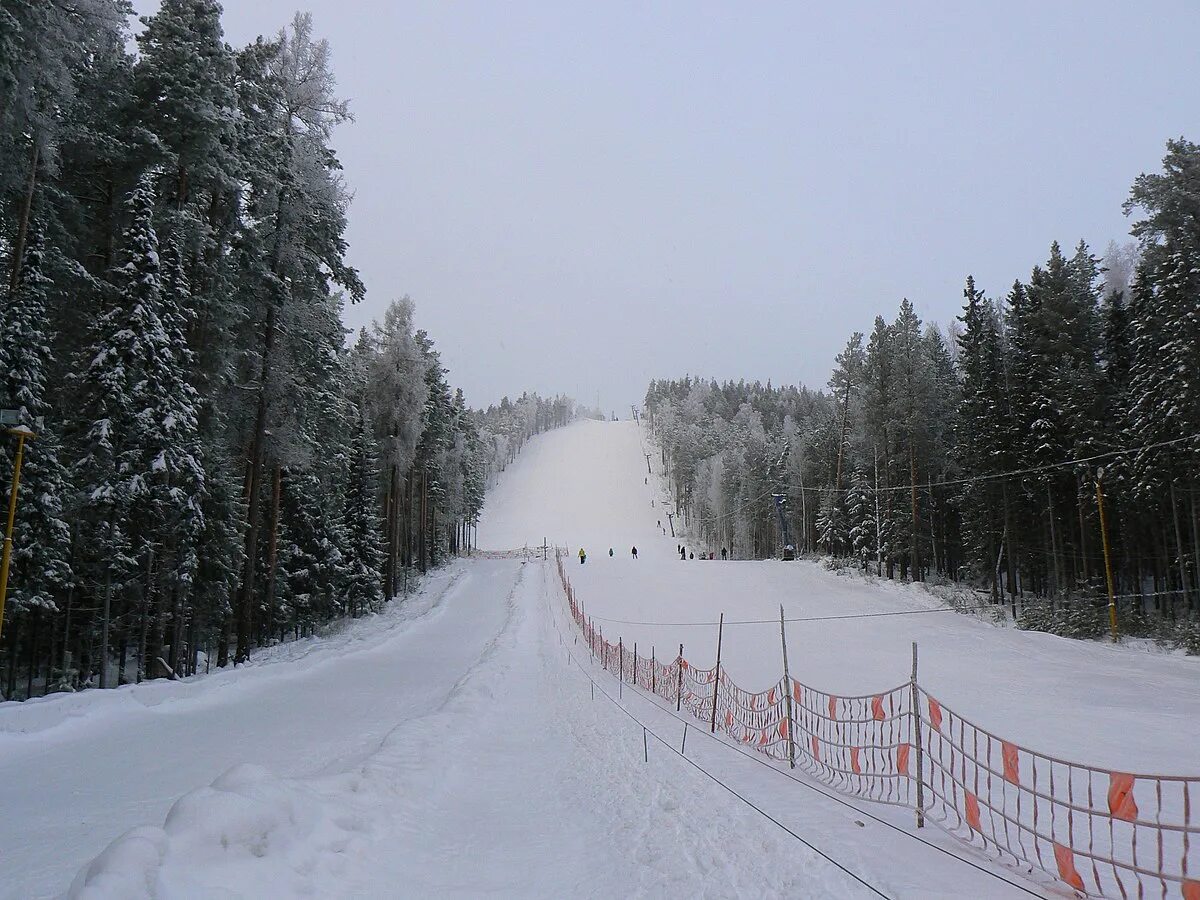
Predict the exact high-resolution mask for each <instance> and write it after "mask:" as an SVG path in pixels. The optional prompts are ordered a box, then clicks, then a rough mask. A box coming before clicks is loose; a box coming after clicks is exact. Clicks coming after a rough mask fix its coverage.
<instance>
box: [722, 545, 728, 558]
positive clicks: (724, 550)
mask: <svg viewBox="0 0 1200 900" xmlns="http://www.w3.org/2000/svg"><path fill="white" fill-rule="evenodd" d="M721 559H722V560H726V559H729V551H728V550H726V549H725V548H724V547H722V548H721Z"/></svg>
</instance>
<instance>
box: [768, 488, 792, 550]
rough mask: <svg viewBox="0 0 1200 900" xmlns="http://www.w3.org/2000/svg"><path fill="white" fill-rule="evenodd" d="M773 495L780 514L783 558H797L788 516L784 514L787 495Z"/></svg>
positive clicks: (776, 509)
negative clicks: (789, 530) (789, 531)
mask: <svg viewBox="0 0 1200 900" xmlns="http://www.w3.org/2000/svg"><path fill="white" fill-rule="evenodd" d="M771 497H772V499H774V501H775V513H776V515H778V516H779V533H780V534H781V535H783V558H784V559H785V560H793V559H795V558H796V548H795V547H794V546H793V545H792V539H791V535H790V534H789V533H788V523H787V516H785V515H784V514H783V507H784V506H785V505H786V504H787V497H785V496H784V495H783V494H772V495H771Z"/></svg>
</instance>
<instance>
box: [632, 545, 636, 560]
mask: <svg viewBox="0 0 1200 900" xmlns="http://www.w3.org/2000/svg"><path fill="white" fill-rule="evenodd" d="M633 558H634V559H637V547H634V548H633Z"/></svg>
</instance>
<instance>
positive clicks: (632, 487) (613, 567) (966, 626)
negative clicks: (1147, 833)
mask: <svg viewBox="0 0 1200 900" xmlns="http://www.w3.org/2000/svg"><path fill="white" fill-rule="evenodd" d="M653 450H654V448H653V447H651V446H650V444H649V443H648V438H647V436H646V435H645V434H644V433H643V431H642V429H640V428H639V427H638V426H637V425H635V424H634V423H632V422H580V423H577V424H575V425H573V426H572V427H570V428H567V429H562V430H559V431H556V432H552V433H551V434H548V435H546V436H545V437H544V438H543V439H541V440H540V441H538V442H536V443H534V444H533V445H531V446H530V447H529V448H528V449H527V450H526V452H525V453H524V454H523V455H522V457H521V459H520V460H519V461H518V462H517V464H516V466H515V467H514V468H513V469H512V471H511V472H509V473H506V479H505V481H504V482H503V483H502V484H501V485H500V486H499V488H498V489H497V491H496V494H495V508H494V509H493V510H491V514H490V515H489V516H488V518H487V519H486V520H485V522H484V523H483V525H482V526H481V527H480V532H479V539H480V543H481V544H482V545H484V546H494V547H500V546H521V545H523V544H525V543H529V544H531V545H533V544H540V543H541V542H542V539H543V533H544V532H545V533H546V537H548V538H549V540H550V542H551V543H552V544H553V543H557V544H559V545H560V546H569V547H570V551H571V554H572V558H571V573H570V574H571V579H572V582H573V584H574V585H575V587H576V588H577V590H578V593H579V597H580V599H581V600H582V602H583V603H584V604H585V606H586V609H587V613H588V615H589V616H592V617H593V618H594V619H595V620H596V621H597V623H598V624H600V625H601V626H603V629H604V635H605V637H607V638H608V639H609V640H614V641H615V640H616V639H617V638H621V639H623V641H624V643H625V646H627V647H628V646H631V645H632V644H633V643H634V642H637V643H638V645H639V647H640V648H641V649H640V651H639V652H643V653H646V654H648V653H649V651H650V649H651V648H655V649H656V650H659V651H662V656H663V658H665V659H672V658H674V656H675V654H676V653H677V652H678V649H679V644H680V643H681V642H682V643H683V644H684V645H685V655H686V656H687V658H688V659H689V660H690V661H692V662H693V663H695V664H696V665H701V666H708V665H711V664H712V661H713V659H714V658H715V655H716V645H717V628H716V622H717V619H718V616H719V615H720V614H721V613H722V612H723V613H724V614H725V618H726V620H745V619H763V620H768V621H767V622H766V623H765V624H762V625H740V626H733V627H727V628H726V629H725V632H724V637H723V645H722V651H721V661H722V666H723V667H724V668H726V669H727V671H728V672H729V674H730V676H731V677H732V678H733V680H734V681H735V682H737V683H738V684H739V685H741V686H742V687H744V688H747V689H749V690H759V689H765V688H766V687H767V686H769V685H771V684H773V683H774V682H775V680H776V679H778V678H779V677H780V675H781V672H782V651H781V647H780V638H779V624H778V622H779V608H780V605H781V604H782V605H783V607H784V611H785V613H786V615H787V617H788V618H802V617H821V616H845V615H855V614H868V615H873V614H878V613H895V612H902V611H907V610H914V611H921V612H918V613H917V614H916V615H899V616H890V615H889V616H877V617H873V618H863V619H854V618H846V619H827V620H824V621H806V622H793V623H791V624H789V625H788V626H787V634H788V643H789V657H790V669H791V674H792V676H793V677H795V678H797V679H799V680H800V681H803V682H805V683H807V684H811V685H813V686H814V687H817V688H821V689H824V690H828V691H830V692H833V693H842V694H864V693H871V692H874V691H878V690H881V689H884V688H890V687H893V686H895V685H897V684H900V683H902V682H904V681H906V680H907V679H908V677H909V675H910V672H911V666H912V650H911V644H912V642H913V641H916V642H917V643H918V645H919V650H920V667H921V672H920V674H921V681H922V683H923V684H924V686H925V687H926V688H927V689H929V690H930V691H931V692H933V693H934V694H936V695H937V696H938V697H939V699H941V700H942V701H944V702H945V703H946V704H947V705H948V706H951V707H953V708H955V709H958V710H959V711H961V712H962V713H963V714H964V715H967V716H970V717H971V718H973V719H974V720H975V721H977V722H978V723H979V724H980V725H982V726H983V727H985V728H989V729H991V730H993V731H995V732H997V733H999V734H1002V735H1004V736H1005V737H1007V738H1009V739H1010V740H1015V741H1017V742H1019V743H1022V744H1024V745H1026V746H1029V747H1033V748H1036V749H1039V750H1042V751H1044V752H1046V753H1050V754H1052V755H1055V756H1059V757H1062V758H1066V759H1074V760H1080V761H1085V762H1089V763H1092V764H1095V765H1098V766H1101V767H1105V768H1112V769H1117V770H1125V771H1141V772H1162V773H1174V774H1195V772H1196V771H1197V770H1200V754H1198V753H1197V747H1200V690H1197V686H1198V685H1200V660H1198V659H1196V658H1194V657H1192V658H1189V657H1184V656H1179V655H1174V654H1166V653H1153V652H1146V651H1144V650H1141V649H1130V648H1126V647H1119V646H1117V647H1114V646H1112V645H1109V644H1103V643H1094V642H1082V641H1073V640H1068V639H1065V638H1059V637H1055V636H1053V635H1047V634H1038V633H1033V632H1024V631H1018V630H1016V629H1014V628H1008V627H999V626H997V625H994V624H992V623H991V622H989V621H984V620H981V619H979V618H976V617H974V616H970V615H962V614H956V613H954V612H953V611H948V610H947V611H940V610H943V609H944V605H943V604H941V603H940V602H939V601H937V600H935V599H934V598H932V597H931V596H930V595H929V594H927V593H925V592H924V591H923V590H922V589H920V588H919V587H911V586H908V585H902V584H897V583H894V582H889V581H886V580H883V581H879V582H874V583H873V582H869V581H867V580H864V579H862V578H859V577H852V576H846V575H838V574H836V573H834V572H831V571H828V570H826V569H824V568H823V567H822V566H821V565H820V564H818V563H814V562H809V561H797V562H789V563H784V562H778V561H762V562H743V561H729V562H722V561H721V560H720V559H719V558H718V559H717V560H714V561H708V560H705V561H701V560H699V559H696V560H690V559H689V560H688V561H686V562H683V561H680V559H679V556H678V554H677V553H676V552H675V550H676V547H677V545H678V544H679V543H681V542H682V543H685V544H686V543H688V542H687V541H686V540H682V539H676V538H672V537H670V536H663V535H662V533H661V532H660V531H659V528H658V522H659V521H660V520H661V521H662V524H663V525H664V526H668V524H669V523H668V522H667V519H666V516H665V514H664V513H665V510H664V508H663V507H664V504H665V503H667V501H668V498H667V494H666V491H665V490H664V487H663V485H662V483H661V479H660V478H659V477H658V476H656V475H652V474H648V473H647V466H646V458H645V455H644V454H645V453H646V452H650V451H653ZM650 461H651V463H652V465H653V467H654V471H655V472H656V473H659V472H661V467H660V466H659V464H658V460H657V458H656V457H655V456H653V455H652V456H651V460H650ZM635 545H636V546H637V548H638V559H637V560H636V561H635V560H633V559H632V557H631V554H630V550H631V548H632V547H633V546H635ZM580 546H582V547H584V548H585V549H586V550H587V553H588V561H587V564H586V565H582V566H581V565H580V564H579V561H578V558H577V556H575V554H576V553H577V551H578V549H579V547H580ZM610 547H612V548H613V550H614V555H613V557H611V558H610V557H609V556H608V550H609V548H610ZM716 549H717V550H718V557H719V548H716ZM924 611H930V612H924ZM630 622H656V623H657V622H663V623H670V624H664V625H661V626H656V625H634V624H628V623H630ZM696 622H699V623H711V624H703V625H686V624H680V623H696Z"/></svg>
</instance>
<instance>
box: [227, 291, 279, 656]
mask: <svg viewBox="0 0 1200 900" xmlns="http://www.w3.org/2000/svg"><path fill="white" fill-rule="evenodd" d="M274 349H275V301H274V298H272V299H271V300H270V301H269V305H268V306H267V321H266V328H265V329H264V331H263V355H262V369H261V374H260V383H259V388H258V410H257V412H256V414H255V417H254V437H253V439H252V441H251V447H250V473H249V477H248V478H247V479H246V481H247V485H248V487H249V494H250V496H249V506H248V509H247V512H246V560H245V564H244V565H243V568H242V584H241V588H240V589H239V591H238V604H237V651H236V652H235V653H234V657H233V664H234V665H237V664H238V663H244V662H246V660H248V659H249V658H250V636H251V632H252V630H253V627H254V576H255V570H256V569H257V566H256V565H255V562H256V558H257V556H258V528H259V509H258V508H259V497H260V495H261V494H262V491H261V490H259V482H260V481H261V480H262V467H263V456H264V453H265V444H266V434H267V391H268V390H269V388H270V382H271V357H272V354H273V353H274Z"/></svg>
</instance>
